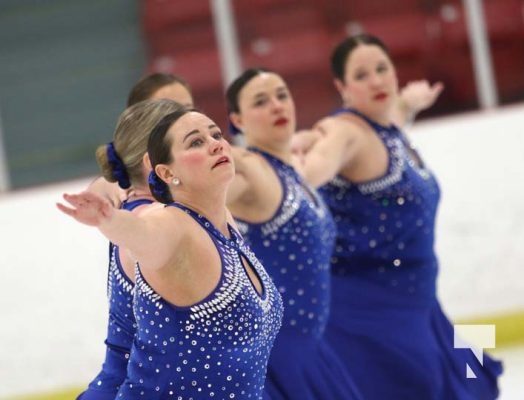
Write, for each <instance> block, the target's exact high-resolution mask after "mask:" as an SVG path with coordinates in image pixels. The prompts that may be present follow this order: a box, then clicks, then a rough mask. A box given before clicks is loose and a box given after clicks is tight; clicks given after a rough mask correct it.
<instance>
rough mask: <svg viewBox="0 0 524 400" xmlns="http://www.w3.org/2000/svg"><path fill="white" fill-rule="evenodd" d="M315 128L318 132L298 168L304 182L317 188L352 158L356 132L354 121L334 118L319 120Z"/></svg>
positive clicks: (355, 143) (354, 149)
mask: <svg viewBox="0 0 524 400" xmlns="http://www.w3.org/2000/svg"><path fill="white" fill-rule="evenodd" d="M314 129H317V130H318V131H319V134H318V136H317V139H316V140H315V142H314V144H313V145H312V146H311V147H310V148H309V150H308V152H307V153H306V154H305V155H304V156H303V157H302V159H301V164H300V166H299V167H298V169H299V171H300V172H301V174H302V175H303V176H304V178H305V179H306V181H308V182H309V183H310V184H311V185H312V186H314V187H319V186H322V185H323V184H325V183H327V182H328V181H330V180H331V179H333V178H334V177H335V176H336V175H337V174H338V173H339V172H340V171H341V170H342V168H343V167H345V166H347V165H348V164H349V163H350V162H351V161H352V160H353V159H354V158H355V155H356V154H357V152H358V149H359V140H358V136H359V135H358V130H357V129H358V128H357V127H356V125H355V124H354V123H351V122H349V121H346V120H344V119H342V118H337V117H327V118H324V119H322V120H320V121H319V122H318V123H317V124H316V125H315V127H314Z"/></svg>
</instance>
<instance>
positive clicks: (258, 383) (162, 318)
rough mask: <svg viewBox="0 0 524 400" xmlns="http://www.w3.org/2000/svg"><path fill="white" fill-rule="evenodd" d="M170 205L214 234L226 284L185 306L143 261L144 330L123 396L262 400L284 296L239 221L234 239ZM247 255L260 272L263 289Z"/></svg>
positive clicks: (140, 315)
mask: <svg viewBox="0 0 524 400" xmlns="http://www.w3.org/2000/svg"><path fill="white" fill-rule="evenodd" d="M168 206H172V207H178V208H180V209H182V210H184V211H185V212H187V214H188V215H190V216H191V217H193V218H194V219H195V221H197V222H198V223H200V225H201V226H202V227H203V228H204V229H205V230H206V231H207V232H208V233H209V236H210V238H211V239H212V240H213V242H214V244H215V246H216V248H217V250H218V253H219V255H220V257H221V260H222V273H221V277H220V281H219V283H218V285H217V287H216V288H215V289H214V290H213V292H212V293H210V294H209V295H208V296H207V297H206V298H205V299H204V300H202V301H200V302H198V303H197V304H195V305H193V306H189V307H178V306H175V305H173V304H171V303H169V302H167V301H165V300H164V299H163V298H162V297H161V296H159V295H158V294H157V293H156V292H155V291H154V290H153V289H152V288H151V287H150V286H149V284H148V283H147V282H146V280H145V279H144V277H143V276H142V274H141V273H140V268H139V266H138V265H137V268H136V272H137V275H136V289H135V298H134V309H135V316H136V320H137V331H136V336H135V342H134V344H133V349H132V351H131V356H130V359H129V366H128V378H127V379H126V381H125V382H124V384H123V385H122V386H121V388H120V391H119V392H118V396H117V398H118V399H125V400H134V399H143V400H156V399H162V400H163V399H175V400H190V399H191V400H209V399H262V396H263V386H264V379H265V375H266V367H267V360H268V357H269V352H270V349H271V346H272V345H273V341H274V339H275V336H276V334H277V332H278V329H279V327H280V325H281V320H282V312H283V307H282V300H281V298H280V295H279V293H278V291H277V289H276V287H275V286H274V285H273V282H272V281H271V279H270V278H269V277H268V275H267V274H266V272H265V270H264V268H263V267H262V265H261V264H260V263H259V261H258V260H257V258H256V257H255V256H254V254H253V253H252V252H251V251H250V249H249V247H248V246H247V245H246V244H245V243H244V242H243V240H242V238H241V237H240V236H239V234H238V233H236V232H235V230H234V229H233V228H232V227H231V226H229V231H230V235H231V238H230V239H228V238H226V237H225V236H224V235H222V234H221V233H220V232H219V231H218V230H217V229H216V228H215V227H214V226H213V225H212V224H211V223H210V222H209V221H208V220H207V219H206V218H204V217H203V216H201V215H198V214H196V213H195V212H194V211H192V210H191V209H189V208H187V207H185V206H183V205H182V204H179V203H171V204H169V205H168ZM241 257H243V258H244V259H245V260H247V261H248V262H249V263H250V265H251V266H252V268H253V270H254V271H255V272H256V274H257V275H258V278H259V279H260V282H261V284H262V287H263V291H262V294H259V293H258V292H257V290H256V289H255V287H254V285H253V283H252V282H251V280H250V278H249V277H248V275H247V272H246V271H245V269H244V266H243V265H242V261H241Z"/></svg>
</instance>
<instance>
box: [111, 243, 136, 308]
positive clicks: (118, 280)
mask: <svg viewBox="0 0 524 400" xmlns="http://www.w3.org/2000/svg"><path fill="white" fill-rule="evenodd" d="M112 247H113V248H112V251H111V259H110V260H109V279H108V281H107V297H108V299H109V300H111V297H112V293H113V287H114V284H116V285H117V286H119V287H121V288H122V290H123V291H124V292H126V293H131V292H132V291H133V289H134V285H133V284H131V283H130V282H129V280H128V279H127V277H126V276H124V275H123V274H122V271H121V270H120V268H119V267H118V263H117V261H116V250H117V248H118V247H117V246H112Z"/></svg>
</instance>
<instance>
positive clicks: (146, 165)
mask: <svg viewBox="0 0 524 400" xmlns="http://www.w3.org/2000/svg"><path fill="white" fill-rule="evenodd" d="M142 165H143V166H144V168H145V169H146V170H148V171H151V170H152V169H153V166H152V165H151V160H150V159H149V153H147V152H146V153H145V154H144V156H143V157H142Z"/></svg>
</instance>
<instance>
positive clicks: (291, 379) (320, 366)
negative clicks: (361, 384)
mask: <svg viewBox="0 0 524 400" xmlns="http://www.w3.org/2000/svg"><path fill="white" fill-rule="evenodd" d="M265 397H267V398H270V399H271V400H319V399H322V400H360V399H363V397H362V396H361V395H360V393H359V391H358V389H357V387H356V385H355V383H354V381H353V379H352V378H351V376H350V375H349V374H348V371H347V369H346V367H345V365H344V363H343V362H342V361H341V359H340V358H339V357H338V356H337V355H336V353H335V352H334V351H333V349H332V348H331V346H330V345H329V344H328V343H327V341H326V340H325V339H323V338H320V339H317V338H313V337H311V336H304V335H303V334H301V333H300V332H294V331H293V330H292V329H283V330H281V331H280V332H279V334H278V336H277V338H276V340H275V343H274V345H273V348H272V350H271V354H270V357H269V363H268V370H267V377H266V383H265Z"/></svg>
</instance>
